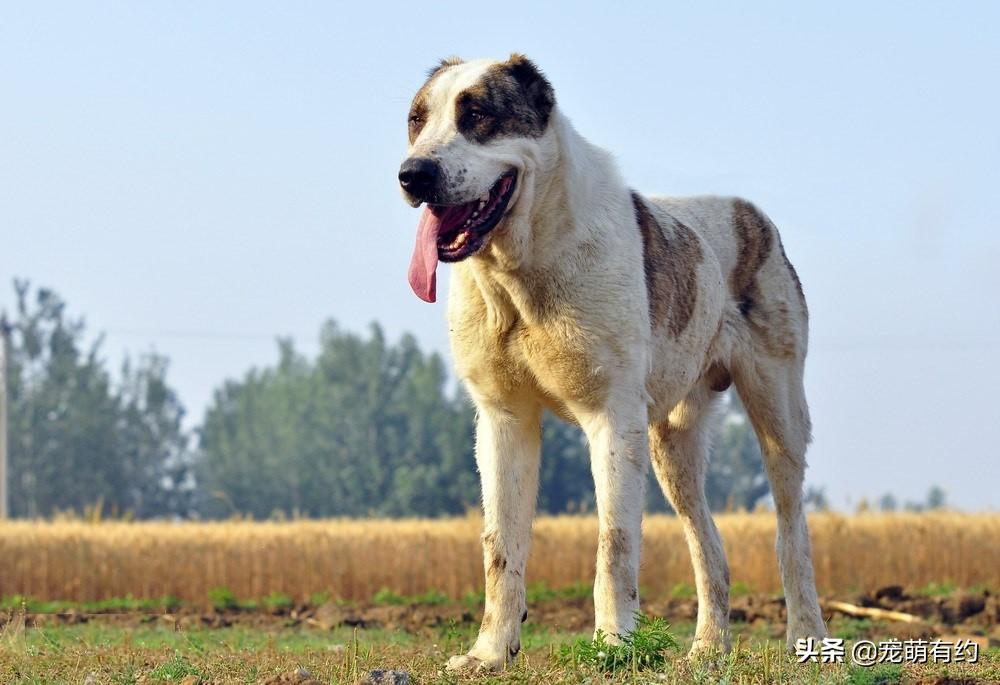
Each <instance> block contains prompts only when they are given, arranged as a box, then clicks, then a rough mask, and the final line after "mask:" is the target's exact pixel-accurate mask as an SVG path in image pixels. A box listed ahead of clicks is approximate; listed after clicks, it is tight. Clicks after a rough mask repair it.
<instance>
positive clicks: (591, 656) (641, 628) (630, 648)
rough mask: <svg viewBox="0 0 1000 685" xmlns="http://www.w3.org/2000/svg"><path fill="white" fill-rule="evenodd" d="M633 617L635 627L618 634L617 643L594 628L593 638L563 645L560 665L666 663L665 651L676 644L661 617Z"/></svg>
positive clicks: (641, 666) (632, 666)
mask: <svg viewBox="0 0 1000 685" xmlns="http://www.w3.org/2000/svg"><path fill="white" fill-rule="evenodd" d="M636 618H637V621H638V625H636V628H635V630H632V631H629V632H628V633H626V634H625V635H619V636H618V639H619V640H621V644H618V645H615V644H611V643H609V642H608V640H607V636H606V635H605V634H604V633H602V632H600V631H598V632H597V636H596V637H595V638H594V639H593V640H578V641H577V642H573V643H570V644H568V645H563V646H562V647H561V648H560V651H559V660H560V661H561V662H562V663H564V664H591V665H593V666H597V667H598V668H600V669H601V670H603V671H607V672H612V671H622V670H627V669H632V670H639V669H646V668H662V667H663V666H664V665H665V664H666V662H667V655H666V652H667V651H668V650H671V649H675V648H676V647H677V639H676V638H675V637H674V636H673V634H672V633H671V632H670V630H669V628H670V626H669V625H667V622H666V621H664V620H663V619H662V618H650V617H648V616H644V615H642V614H638V615H637V616H636Z"/></svg>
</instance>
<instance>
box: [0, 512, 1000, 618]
mask: <svg viewBox="0 0 1000 685" xmlns="http://www.w3.org/2000/svg"><path fill="white" fill-rule="evenodd" d="M717 521H718V524H719V528H720V530H721V532H722V535H723V537H724V539H725V544H726V550H727V553H728V555H729V560H730V565H731V571H732V579H733V582H734V584H737V583H738V584H741V586H742V587H744V588H746V589H748V590H752V591H754V592H758V593H770V592H779V591H780V584H779V580H778V569H777V563H776V560H775V555H774V532H775V531H774V528H775V526H774V516H773V514H770V513H767V512H761V513H734V514H721V515H719V516H718V517H717ZM481 525H482V522H481V521H480V520H479V519H478V518H477V517H475V516H471V515H470V516H468V517H465V518H457V519H445V520H401V521H372V520H366V521H358V520H327V521H287V522H249V521H227V522H218V523H166V522H156V523H126V522H100V523H88V522H85V521H79V520H76V521H55V522H41V521H14V522H8V523H4V524H2V525H0V596H6V597H10V596H12V595H24V596H29V597H35V598H45V599H62V600H77V601H90V600H101V599H107V598H112V597H124V596H129V595H131V596H133V597H137V598H152V597H161V596H165V595H170V596H173V597H176V598H178V599H180V600H182V601H185V602H187V603H195V604H197V603H199V602H206V601H207V598H208V595H209V591H210V590H211V589H212V588H218V587H225V588H228V589H229V590H231V591H232V593H233V594H234V595H236V596H237V597H245V598H255V597H264V596H267V595H269V594H271V593H282V594H284V595H287V596H288V597H290V598H293V599H296V600H302V601H304V600H306V599H307V598H309V597H310V596H315V595H316V594H317V593H323V594H326V595H327V596H329V597H331V598H334V599H343V600H361V601H364V600H368V599H370V598H371V597H372V595H373V594H374V593H376V592H378V591H379V590H382V589H389V590H392V591H394V592H397V593H399V594H401V595H407V596H413V595H420V594H423V593H427V592H429V591H435V592H440V593H444V594H445V595H447V596H449V597H453V598H458V597H461V596H463V595H464V594H465V593H468V592H474V591H478V590H480V589H481V587H482V561H481V553H480V548H479V535H480V533H481ZM810 526H811V532H812V539H813V550H814V559H815V564H816V579H817V584H818V586H819V589H820V592H821V593H823V594H832V593H843V592H850V591H853V590H859V589H866V588H874V587H880V586H883V585H888V584H901V585H906V586H911V587H913V586H923V585H926V584H928V583H935V582H937V583H939V582H948V583H951V584H953V585H955V586H958V587H972V586H985V587H994V588H995V587H1000V514H960V513H950V512H936V513H921V514H916V513H897V514H874V513H872V514H855V515H851V516H843V515H838V514H833V513H823V514H815V515H812V516H811V518H810ZM596 543H597V521H596V519H594V518H592V517H569V516H564V517H548V518H540V519H538V521H537V522H536V524H535V528H534V538H533V543H532V553H531V559H530V563H529V568H528V581H529V583H540V582H543V583H546V584H547V585H548V586H549V587H553V588H557V587H565V586H568V585H572V584H579V583H590V582H591V581H592V578H593V573H594V557H595V554H596ZM692 581H693V578H692V573H691V568H690V563H689V558H688V552H687V546H686V544H685V542H684V536H683V532H682V530H681V526H680V524H679V522H678V521H677V520H676V519H675V518H673V517H670V516H648V517H647V518H646V521H645V523H644V547H643V556H642V578H641V585H642V588H643V592H644V594H645V595H646V596H647V597H649V596H654V597H655V596H662V595H664V594H665V593H669V592H670V591H671V589H672V588H675V587H677V585H678V584H683V583H688V584H690V583H691V582H692Z"/></svg>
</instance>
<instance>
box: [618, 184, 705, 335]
mask: <svg viewBox="0 0 1000 685" xmlns="http://www.w3.org/2000/svg"><path fill="white" fill-rule="evenodd" d="M632 204H633V205H634V207H635V219H636V222H637V223H638V224H639V233H640V234H641V235H642V254H643V268H644V270H645V272H646V293H647V295H648V297H649V319H650V324H651V326H652V328H653V330H656V329H657V328H659V327H660V326H661V325H662V324H664V323H666V325H667V330H669V331H670V334H671V335H673V336H674V337H675V338H676V337H679V336H680V334H681V333H683V332H684V329H685V328H687V325H688V322H689V321H690V320H691V316H692V314H693V313H694V306H695V303H696V302H697V299H698V279H697V273H696V271H697V266H698V264H699V263H700V262H701V260H702V253H701V245H700V244H699V243H698V238H697V236H695V234H694V232H693V231H692V230H691V229H690V228H688V227H687V226H685V225H684V224H682V223H681V222H680V221H677V220H676V219H674V220H673V225H672V226H671V227H670V228H671V231H670V235H669V237H668V235H667V233H666V232H665V231H664V230H663V227H662V226H661V225H660V223H659V222H658V221H657V220H656V217H655V216H653V214H652V212H650V211H649V207H647V206H646V202H645V200H643V199H642V197H641V196H640V195H639V194H638V193H635V192H633V193H632Z"/></svg>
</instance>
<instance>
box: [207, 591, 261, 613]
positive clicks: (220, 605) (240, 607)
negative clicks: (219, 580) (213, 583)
mask: <svg viewBox="0 0 1000 685" xmlns="http://www.w3.org/2000/svg"><path fill="white" fill-rule="evenodd" d="M208 601H210V602H211V603H212V606H213V607H214V608H215V610H216V611H253V610H254V609H256V608H257V606H258V603H257V602H256V601H254V600H252V599H239V598H238V597H237V596H236V595H235V594H234V593H233V591H232V590H230V589H229V588H227V587H214V588H212V589H211V590H209V591H208Z"/></svg>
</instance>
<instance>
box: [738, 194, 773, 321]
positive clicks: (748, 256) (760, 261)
mask: <svg viewBox="0 0 1000 685" xmlns="http://www.w3.org/2000/svg"><path fill="white" fill-rule="evenodd" d="M733 231H734V232H735V233H736V240H737V242H738V244H739V254H738V255H737V257H736V265H735V266H734V267H733V274H732V277H731V278H730V281H729V288H730V292H731V293H732V295H733V297H734V298H735V299H736V301H737V302H739V307H740V313H741V314H744V315H746V314H748V313H749V311H750V310H751V309H752V308H753V306H754V304H755V303H756V301H757V298H758V288H757V272H758V271H760V268H761V267H762V266H763V265H764V261H765V260H766V259H767V257H768V255H769V254H770V253H771V243H772V242H773V241H774V230H773V227H772V226H771V222H770V221H769V220H768V219H767V217H765V216H764V215H763V214H761V212H760V210H759V209H757V208H756V207H755V206H753V205H752V204H750V203H749V202H747V201H746V200H743V199H739V198H737V199H736V200H734V201H733Z"/></svg>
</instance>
